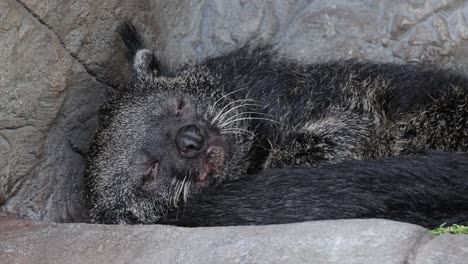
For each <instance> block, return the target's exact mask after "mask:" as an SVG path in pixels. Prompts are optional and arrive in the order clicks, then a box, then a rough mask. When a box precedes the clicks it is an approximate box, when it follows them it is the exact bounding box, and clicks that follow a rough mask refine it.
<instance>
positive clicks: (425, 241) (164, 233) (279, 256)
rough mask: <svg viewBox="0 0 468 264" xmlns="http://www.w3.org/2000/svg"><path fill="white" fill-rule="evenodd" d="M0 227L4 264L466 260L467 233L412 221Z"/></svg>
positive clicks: (5, 223) (8, 222)
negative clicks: (442, 231) (438, 232)
mask: <svg viewBox="0 0 468 264" xmlns="http://www.w3.org/2000/svg"><path fill="white" fill-rule="evenodd" d="M3 220H4V221H2V223H1V224H0V259H1V260H2V263H5V264H7V263H47V264H49V263H99V264H101V263H183V264H187V263H200V264H207V263H226V264H227V263H295V264H299V263H317V264H320V263H356V264H363V263H381V264H390V263H395V264H396V263H410V264H411V263H418V264H419V263H420V264H426V263H466V257H467V254H468V235H457V236H454V235H442V236H438V237H435V236H433V235H432V234H430V233H429V232H428V231H427V230H425V229H423V228H421V227H418V226H415V225H410V224H404V223H399V222H393V221H386V220H335V221H317V222H306V223H297V224H288V225H271V226H238V227H219V228H216V227H215V228H179V227H171V226H158V225H146V226H141V225H140V226H106V225H89V224H46V223H32V222H28V221H24V220H15V219H9V220H5V219H3Z"/></svg>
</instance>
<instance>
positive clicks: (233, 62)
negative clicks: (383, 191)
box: [86, 24, 468, 223]
mask: <svg viewBox="0 0 468 264" xmlns="http://www.w3.org/2000/svg"><path fill="white" fill-rule="evenodd" d="M120 36H121V37H122V39H123V40H124V43H125V44H126V46H127V48H128V49H129V52H128V54H130V56H133V59H132V60H131V64H132V69H133V71H134V73H135V78H134V80H133V81H132V83H131V84H130V85H129V86H128V88H127V89H125V90H124V91H122V92H121V93H119V94H118V95H117V96H115V98H113V99H112V100H111V101H110V102H109V103H108V104H106V105H105V106H104V107H103V108H102V111H101V112H100V121H101V126H100V129H99V131H98V133H97V134H96V137H95V139H94V143H93V145H92V147H91V151H90V156H89V161H88V168H87V173H86V184H87V188H88V191H89V202H90V207H91V217H92V219H93V221H94V222H98V223H154V222H156V221H157V220H158V219H159V218H160V216H161V214H163V213H164V212H165V211H166V210H167V208H170V207H173V206H176V205H177V204H178V202H179V200H180V199H181V198H182V199H183V200H185V199H186V198H187V197H188V195H190V193H194V192H197V191H198V190H199V189H200V188H202V187H204V186H206V185H209V184H215V183H218V182H220V181H222V180H223V179H226V178H228V179H232V178H238V177H240V176H243V175H245V174H249V173H254V172H258V171H261V170H264V169H271V168H284V167H291V166H315V165H316V164H318V163H321V162H327V163H335V162H339V161H342V160H347V159H363V158H379V157H386V156H395V155H401V154H407V153H413V152H420V151H424V150H427V149H435V150H442V151H467V150H468V136H467V135H468V119H467V118H468V108H467V107H466V105H467V103H468V96H467V94H468V93H467V91H468V79H467V77H466V76H465V75H463V74H460V73H457V72H455V71H450V70H444V69H440V68H437V67H434V66H428V65H421V64H405V65H400V64H391V63H384V64H382V63H380V64H379V63H373V62H365V61H364V62H361V61H355V60H339V61H331V62H324V63H316V64H304V63H301V62H297V61H292V60H289V59H287V58H284V57H282V56H279V55H278V54H276V52H274V51H272V50H271V49H270V48H268V47H263V48H250V47H248V46H246V47H244V48H241V49H239V50H236V51H233V52H232V53H229V54H227V55H223V56H220V57H216V58H210V59H207V60H205V61H203V62H201V63H198V64H196V63H188V64H187V65H185V66H183V67H181V68H180V69H178V70H175V71H173V72H171V73H169V74H166V75H161V73H160V72H159V71H158V69H157V65H158V63H157V62H156V60H155V57H154V54H153V53H152V52H151V51H149V50H148V49H145V48H142V46H143V45H144V44H143V41H142V38H141V37H140V36H138V34H137V32H136V30H135V29H134V28H133V27H132V26H131V25H128V24H124V25H123V26H122V27H121V29H120Z"/></svg>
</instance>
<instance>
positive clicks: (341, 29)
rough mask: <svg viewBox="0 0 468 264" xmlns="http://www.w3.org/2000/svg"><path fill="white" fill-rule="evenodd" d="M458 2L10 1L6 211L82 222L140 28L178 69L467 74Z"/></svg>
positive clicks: (4, 95) (3, 70)
mask: <svg viewBox="0 0 468 264" xmlns="http://www.w3.org/2000/svg"><path fill="white" fill-rule="evenodd" d="M467 17H468V2H467V1H460V0H409V1H403V2H402V1H393V0H377V1H376V0H350V1H340V0H316V1H310V0H308V1H306V0H290V1H283V0H270V1H267V0H263V1H262V0H257V1H245V0H234V1H223V0H198V1H183V0H174V1H163V0H137V1H122V0H84V1H70V0H48V1H40V0H0V61H1V62H2V66H1V67H0V157H2V159H1V160H0V211H3V212H10V213H13V214H16V215H19V216H23V217H28V218H31V219H35V220H48V221H57V222H71V221H80V220H82V219H83V217H84V216H85V215H86V211H85V209H84V202H83V184H82V176H83V171H84V162H85V159H84V157H83V155H85V154H86V151H87V148H88V145H89V143H90V141H91V138H92V135H93V133H94V129H95V128H96V125H97V124H96V110H97V108H98V106H99V105H101V104H102V103H103V102H104V101H105V99H106V98H107V97H108V93H109V92H110V91H112V90H113V89H118V87H119V86H121V85H122V84H123V83H124V82H125V80H126V76H127V73H128V71H127V67H126V64H125V60H124V53H123V47H122V45H121V44H120V43H118V41H117V39H116V35H115V28H116V27H117V25H118V23H119V21H122V20H126V19H129V20H132V21H133V23H134V24H136V25H137V27H138V28H139V29H140V30H141V31H142V32H143V35H144V36H145V39H146V41H147V43H148V45H149V46H150V47H152V48H154V50H155V52H156V54H157V55H158V56H159V57H160V58H161V59H162V60H163V61H165V63H166V64H167V66H168V67H177V66H178V65H180V64H181V63H182V62H184V61H185V60H187V59H188V58H193V59H196V60H199V59H202V58H205V57H207V56H214V55H218V54H221V53H224V52H227V51H230V50H233V49H235V48H237V47H240V46H242V45H244V44H245V43H247V42H250V43H272V44H273V45H274V46H276V47H277V48H278V49H279V51H280V52H282V53H284V54H285V55H286V56H288V57H291V58H295V59H300V60H305V61H316V60H323V59H330V58H351V57H357V58H365V59H373V60H379V61H422V60H429V61H433V62H436V63H439V64H442V65H448V66H451V67H461V68H468V60H467V59H466V57H468V56H467V55H468V45H467V44H468V43H467V42H468V25H467Z"/></svg>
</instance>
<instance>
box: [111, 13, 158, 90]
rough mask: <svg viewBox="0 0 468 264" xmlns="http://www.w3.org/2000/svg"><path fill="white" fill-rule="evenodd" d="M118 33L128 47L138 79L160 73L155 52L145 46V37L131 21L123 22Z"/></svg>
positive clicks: (129, 56)
mask: <svg viewBox="0 0 468 264" xmlns="http://www.w3.org/2000/svg"><path fill="white" fill-rule="evenodd" d="M117 31H118V33H119V35H120V38H121V39H122V41H123V43H124V44H125V46H126V47H127V59H128V61H129V63H130V65H132V69H133V71H134V74H135V78H136V79H137V80H140V81H143V80H145V79H151V78H153V77H154V76H157V75H158V74H159V67H158V62H157V61H156V57H155V56H154V53H153V52H152V51H150V50H148V49H146V48H145V44H144V41H143V38H142V37H141V36H140V34H138V32H137V31H136V29H135V27H134V26H133V25H132V24H131V23H129V22H123V23H122V24H121V25H120V26H119V28H118V30H117Z"/></svg>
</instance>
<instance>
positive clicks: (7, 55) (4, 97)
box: [0, 1, 107, 221]
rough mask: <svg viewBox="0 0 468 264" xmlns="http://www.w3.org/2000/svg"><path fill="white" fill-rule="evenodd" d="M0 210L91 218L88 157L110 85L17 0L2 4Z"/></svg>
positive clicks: (63, 218)
mask: <svg viewBox="0 0 468 264" xmlns="http://www.w3.org/2000/svg"><path fill="white" fill-rule="evenodd" d="M0 25H1V26H0V27H1V28H0V47H1V48H0V61H1V62H2V67H0V145H1V146H2V147H1V148H0V156H1V157H2V159H1V160H0V168H1V169H0V173H1V174H0V205H1V206H2V210H3V211H8V212H14V213H16V214H17V215H19V216H24V217H30V218H33V219H46V220H53V221H72V220H77V219H78V218H79V217H82V216H83V215H84V214H83V213H84V211H85V210H84V205H83V193H82V191H83V187H82V185H83V184H82V174H83V165H84V157H83V156H82V154H81V153H84V152H86V149H87V146H88V145H89V143H90V140H91V137H92V135H93V133H94V130H95V128H96V125H97V120H96V111H97V108H98V106H99V105H100V104H101V103H102V102H103V100H104V95H105V91H106V88H107V87H106V85H103V84H101V83H99V82H98V81H96V79H95V78H94V77H93V76H91V75H89V74H88V73H86V70H85V69H84V67H83V66H82V65H81V64H80V63H79V62H77V61H76V60H75V59H74V58H73V57H72V56H70V54H69V52H68V51H67V50H66V49H65V48H64V47H63V46H62V45H61V43H60V41H59V39H58V38H57V36H56V35H55V34H54V33H53V32H51V31H50V30H49V29H48V28H47V27H45V26H44V25H43V24H41V23H40V22H39V21H38V20H37V19H36V18H35V17H34V16H32V15H31V14H30V13H29V12H28V11H27V10H26V9H25V8H24V7H23V6H22V5H21V4H19V3H18V2H16V1H1V2H0Z"/></svg>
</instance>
